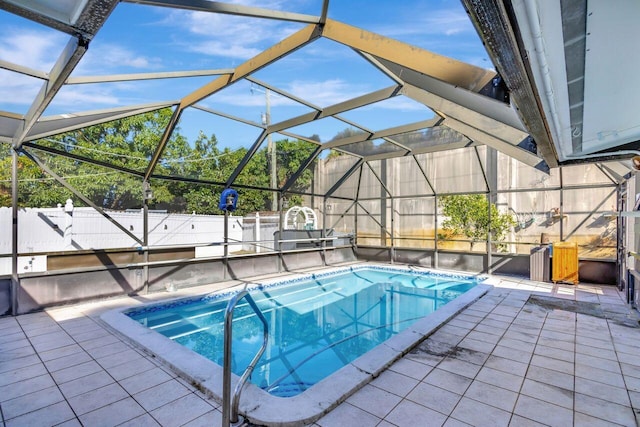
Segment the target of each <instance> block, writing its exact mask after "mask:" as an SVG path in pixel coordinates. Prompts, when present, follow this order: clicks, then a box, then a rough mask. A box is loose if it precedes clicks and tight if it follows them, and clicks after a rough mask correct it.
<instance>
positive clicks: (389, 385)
mask: <svg viewBox="0 0 640 427" xmlns="http://www.w3.org/2000/svg"><path fill="white" fill-rule="evenodd" d="M427 378H428V376H427ZM418 382H419V381H418V380H416V379H414V378H411V377H408V376H406V375H402V374H399V373H397V372H393V371H384V372H383V373H382V374H380V376H379V377H378V378H376V379H375V380H373V381H372V382H371V384H372V385H374V386H376V387H378V388H381V389H383V390H386V391H388V392H390V393H393V394H395V395H398V396H401V397H404V396H406V395H407V394H409V392H410V391H411V390H413V388H414V387H415V386H416V385H418Z"/></svg>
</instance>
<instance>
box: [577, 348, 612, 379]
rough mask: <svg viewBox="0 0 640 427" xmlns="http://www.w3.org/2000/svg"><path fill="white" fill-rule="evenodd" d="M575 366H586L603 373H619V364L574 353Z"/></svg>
mask: <svg viewBox="0 0 640 427" xmlns="http://www.w3.org/2000/svg"><path fill="white" fill-rule="evenodd" d="M576 364H581V365H587V366H591V367H594V368H598V369H604V370H605V371H610V372H614V373H616V374H619V373H620V363H619V362H617V361H615V360H609V359H603V358H601V357H594V356H590V355H588V354H584V353H576Z"/></svg>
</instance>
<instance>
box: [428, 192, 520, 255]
mask: <svg viewBox="0 0 640 427" xmlns="http://www.w3.org/2000/svg"><path fill="white" fill-rule="evenodd" d="M438 204H439V205H440V207H441V208H442V214H443V215H445V216H446V217H447V219H446V220H445V221H444V222H443V223H442V227H443V228H444V229H445V230H447V231H449V232H451V233H453V234H457V235H463V236H465V237H467V238H468V239H470V241H471V242H470V244H471V250H473V246H474V244H475V243H478V242H482V241H486V240H487V237H488V233H489V229H491V240H492V241H494V242H500V241H503V240H504V238H505V237H506V234H507V232H508V231H509V229H510V228H511V227H513V226H515V224H516V221H515V220H514V219H513V216H512V215H511V214H509V213H501V212H500V211H499V210H498V207H497V206H496V205H495V204H493V203H492V204H491V221H489V201H488V200H487V197H486V196H485V195H484V194H463V195H458V194H456V195H449V196H441V197H440V198H439V199H438Z"/></svg>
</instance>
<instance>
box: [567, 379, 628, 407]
mask: <svg viewBox="0 0 640 427" xmlns="http://www.w3.org/2000/svg"><path fill="white" fill-rule="evenodd" d="M576 393H581V394H585V395H587V396H591V397H595V398H601V397H603V396H606V398H607V401H609V402H613V403H617V404H619V405H625V406H631V402H630V401H629V394H628V393H627V390H626V389H625V388H619V387H613V386H610V385H607V384H603V383H599V382H597V381H592V380H588V379H585V378H578V377H576Z"/></svg>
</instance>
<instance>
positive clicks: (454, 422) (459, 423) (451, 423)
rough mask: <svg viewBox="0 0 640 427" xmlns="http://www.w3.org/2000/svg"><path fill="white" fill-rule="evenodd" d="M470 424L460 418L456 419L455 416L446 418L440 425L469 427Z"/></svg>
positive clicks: (445, 426) (443, 426)
mask: <svg viewBox="0 0 640 427" xmlns="http://www.w3.org/2000/svg"><path fill="white" fill-rule="evenodd" d="M470 425H471V424H467V423H465V422H462V421H460V420H456V419H455V418H451V417H449V418H447V421H446V422H445V423H444V424H443V425H442V427H469V426H470Z"/></svg>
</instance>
